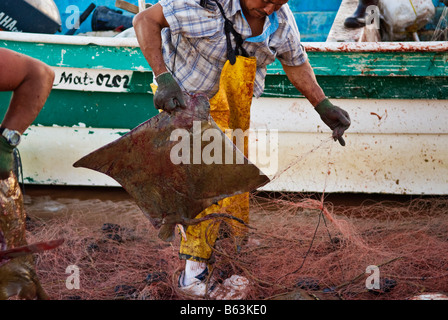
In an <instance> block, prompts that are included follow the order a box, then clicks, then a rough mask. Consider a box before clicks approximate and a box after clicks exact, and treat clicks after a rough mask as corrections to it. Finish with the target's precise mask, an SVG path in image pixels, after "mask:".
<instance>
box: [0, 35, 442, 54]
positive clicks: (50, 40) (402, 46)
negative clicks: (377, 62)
mask: <svg viewBox="0 0 448 320" xmlns="http://www.w3.org/2000/svg"><path fill="white" fill-rule="evenodd" d="M0 40H1V41H16V42H34V43H43V44H59V45H63V44H65V45H79V46H86V45H97V46H108V47H134V48H138V47H140V45H139V43H138V41H137V39H136V38H117V37H92V36H66V35H52V34H36V33H19V32H8V31H0ZM302 45H303V47H304V48H305V50H306V51H308V52H354V53H359V52H448V42H447V41H425V42H302Z"/></svg>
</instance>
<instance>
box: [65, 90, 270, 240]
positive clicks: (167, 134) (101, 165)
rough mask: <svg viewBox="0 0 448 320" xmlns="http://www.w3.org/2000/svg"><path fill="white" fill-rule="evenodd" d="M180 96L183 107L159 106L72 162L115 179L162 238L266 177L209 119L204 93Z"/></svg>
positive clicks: (267, 180) (257, 185) (164, 238)
mask: <svg viewBox="0 0 448 320" xmlns="http://www.w3.org/2000/svg"><path fill="white" fill-rule="evenodd" d="M184 98H185V102H186V105H187V107H186V109H179V108H178V109H176V110H174V111H173V112H171V113H168V112H161V113H159V114H158V115H156V116H154V117H153V118H151V119H149V120H148V121H146V122H144V123H142V124H140V125H139V126H137V127H136V128H134V129H133V130H131V131H130V132H128V133H127V134H125V135H123V136H122V137H120V138H119V139H117V140H115V141H113V142H111V143H109V144H107V145H105V146H103V147H101V148H99V149H97V150H95V151H93V152H92V153H90V154H88V155H86V156H85V157H83V158H81V159H80V160H78V161H77V162H75V163H74V164H73V166H74V167H84V168H89V169H92V170H95V171H98V172H101V173H104V174H106V175H108V176H110V177H112V178H113V179H115V180H116V181H117V182H118V183H119V184H120V185H121V186H122V187H123V188H124V189H125V190H126V191H127V192H128V193H129V194H130V196H131V197H132V198H133V199H134V200H135V202H136V204H137V205H138V206H139V208H140V209H141V210H142V212H143V213H144V215H145V216H146V217H147V218H148V219H149V220H150V222H151V223H152V225H153V226H154V227H155V228H156V229H160V230H159V234H158V236H159V238H160V239H162V240H164V241H171V240H172V238H173V236H174V230H175V226H176V225H177V224H181V225H189V224H194V223H197V222H198V221H197V220H198V219H194V218H195V217H196V216H197V215H198V214H199V213H200V212H201V211H203V210H204V209H206V208H207V207H209V206H210V205H212V204H214V203H217V202H218V201H219V200H221V199H224V198H226V197H230V196H234V195H236V194H241V193H244V192H249V191H252V190H254V189H256V188H258V187H260V186H262V185H264V184H266V183H268V182H269V178H268V177H267V176H266V175H264V174H263V173H262V172H261V171H260V170H259V169H258V168H257V167H256V166H255V165H254V164H252V163H251V162H250V161H249V160H248V159H247V158H246V157H245V156H244V154H243V153H242V152H241V151H240V150H239V149H238V148H237V147H236V146H235V144H234V143H233V142H232V140H231V139H229V138H228V137H227V136H226V134H225V133H224V132H223V131H221V130H220V129H219V127H218V125H217V124H216V123H215V122H214V121H213V119H212V117H211V116H210V104H209V101H208V98H207V97H206V96H204V95H201V94H196V95H189V94H187V93H184ZM173 136H174V138H173ZM210 136H212V137H213V138H212V139H211V138H210ZM176 137H177V138H176ZM179 137H180V138H181V139H179ZM207 137H208V138H207ZM179 140H180V141H179ZM181 146H183V148H182V147H181ZM180 154H181V156H179V155H180ZM229 155H230V156H229ZM210 159H212V160H213V161H211V160H210ZM229 160H230V161H229Z"/></svg>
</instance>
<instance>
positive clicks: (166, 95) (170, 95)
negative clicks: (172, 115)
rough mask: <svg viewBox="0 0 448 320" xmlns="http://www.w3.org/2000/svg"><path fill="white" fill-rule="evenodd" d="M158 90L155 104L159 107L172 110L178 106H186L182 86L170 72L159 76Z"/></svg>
mask: <svg viewBox="0 0 448 320" xmlns="http://www.w3.org/2000/svg"><path fill="white" fill-rule="evenodd" d="M156 81H157V85H158V86H157V90H156V93H155V94H154V105H155V107H156V108H157V109H162V110H164V111H167V112H172V111H173V110H174V109H176V108H177V107H181V108H184V109H185V108H186V106H185V102H184V96H183V93H182V90H181V88H180V87H179V85H178V84H177V82H176V80H174V78H173V76H172V75H171V73H169V72H165V73H162V74H160V75H158V76H157V78H156Z"/></svg>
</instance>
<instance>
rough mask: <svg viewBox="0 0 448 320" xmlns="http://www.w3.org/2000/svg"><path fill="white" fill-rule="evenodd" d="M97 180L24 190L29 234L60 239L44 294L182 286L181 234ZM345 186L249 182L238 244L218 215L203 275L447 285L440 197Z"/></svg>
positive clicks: (347, 294)
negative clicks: (167, 234)
mask: <svg viewBox="0 0 448 320" xmlns="http://www.w3.org/2000/svg"><path fill="white" fill-rule="evenodd" d="M96 190H102V191H101V192H102V193H101V195H99V194H98V191H93V192H94V194H92V195H90V196H85V197H80V196H79V195H78V194H77V193H76V192H72V191H68V193H69V195H59V196H56V195H55V193H54V192H51V191H50V193H53V197H52V198H50V197H48V196H44V195H42V194H37V193H35V192H34V194H33V191H32V190H31V191H30V192H29V194H28V195H27V196H26V197H25V199H26V209H27V213H28V216H29V217H30V221H29V228H28V234H27V236H28V241H29V242H37V241H43V240H51V239H57V238H64V239H65V243H64V244H63V245H62V246H60V247H59V248H57V249H55V250H51V251H47V252H44V253H41V254H39V255H37V256H36V257H37V271H38V275H39V277H40V279H41V282H42V285H43V286H44V288H45V289H46V290H47V292H48V293H49V295H50V296H51V297H52V298H53V299H100V300H101V299H154V300H158V299H164V300H167V299H172V300H174V299H187V298H189V297H186V296H184V295H183V294H182V293H181V292H179V290H178V288H177V276H178V274H179V271H180V270H181V269H182V268H183V263H182V261H180V260H179V258H178V249H179V239H180V238H179V236H178V237H177V238H176V240H175V241H174V242H173V243H166V242H162V241H161V240H159V239H158V238H157V231H156V230H155V229H154V228H153V227H152V225H151V224H150V223H149V221H148V220H147V219H146V218H145V217H144V216H143V214H142V213H141V211H140V210H139V209H138V207H137V206H136V205H135V204H134V202H133V201H132V200H131V199H130V198H129V197H127V196H126V194H125V193H124V191H121V190H117V189H114V188H112V190H110V189H104V190H103V189H96ZM88 191H89V192H90V191H91V190H90V189H89V190H88ZM121 192H122V193H121ZM83 194H85V191H83ZM343 197H345V199H348V198H347V195H340V196H339V195H337V194H336V195H331V196H330V197H327V198H326V199H324V201H323V200H322V199H321V195H314V194H298V193H294V194H291V193H281V194H279V193H275V194H274V193H256V194H252V196H251V221H250V227H251V228H249V229H248V232H249V236H248V238H247V241H246V242H245V244H244V245H243V246H241V248H240V250H237V251H236V250H235V239H233V238H232V237H231V235H229V233H228V232H226V225H227V223H226V221H225V220H224V221H222V222H221V227H222V228H221V230H222V232H221V236H220V238H219V240H218V241H217V243H216V246H215V250H214V254H213V260H214V262H213V266H214V269H213V270H214V271H213V277H214V278H215V279H225V278H227V277H229V276H230V275H232V274H239V275H243V276H245V277H246V278H248V279H249V281H250V291H249V294H248V297H247V298H248V299H257V300H261V299H344V300H365V299H383V300H386V299H387V300H395V299H408V298H411V297H413V296H415V295H418V294H421V293H427V292H441V293H446V292H448V219H447V214H448V199H447V198H445V197H418V198H412V197H406V198H405V197H399V198H398V201H392V200H385V199H386V198H387V197H386V196H384V197H380V198H377V199H376V200H366V201H363V202H360V201H358V202H356V201H353V199H352V200H350V199H348V201H342V200H340V199H341V198H343ZM352 197H353V198H356V197H359V196H355V195H353V196H352ZM363 197H364V198H365V199H368V198H369V197H368V196H366V195H364V196H363ZM356 199H358V198H356ZM234 224H235V223H232V225H234ZM70 266H71V267H70ZM73 266H74V267H73ZM67 268H69V269H67ZM70 268H71V269H70ZM73 268H76V270H78V271H79V288H78V287H77V286H76V285H75V284H76V283H75V282H74V281H73V279H74V278H73V277H70V276H73V275H74V273H73V270H74V269H73ZM373 270H377V273H374V272H373ZM66 271H67V272H68V273H66ZM369 284H370V286H369ZM376 284H378V285H379V288H377V287H376ZM372 286H373V287H372Z"/></svg>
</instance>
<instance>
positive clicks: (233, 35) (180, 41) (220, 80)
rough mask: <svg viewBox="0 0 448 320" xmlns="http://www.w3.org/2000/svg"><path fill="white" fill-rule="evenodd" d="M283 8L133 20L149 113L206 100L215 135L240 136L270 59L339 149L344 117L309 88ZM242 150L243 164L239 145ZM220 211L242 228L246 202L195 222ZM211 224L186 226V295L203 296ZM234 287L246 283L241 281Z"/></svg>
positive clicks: (229, 6) (228, 203) (279, 3)
mask: <svg viewBox="0 0 448 320" xmlns="http://www.w3.org/2000/svg"><path fill="white" fill-rule="evenodd" d="M287 2H288V0H228V1H222V0H161V1H159V2H158V3H157V4H155V5H154V6H152V7H151V8H149V9H146V10H145V11H143V12H140V13H139V14H138V15H137V16H136V17H135V18H134V28H135V31H136V35H137V39H138V41H139V44H140V48H141V50H142V53H143V55H144V56H145V58H146V60H147V61H148V63H149V65H150V66H151V69H152V71H153V72H154V75H155V80H156V82H157V85H158V87H157V90H156V92H155V95H154V104H155V107H156V108H158V109H162V110H165V111H167V112H171V111H173V110H174V109H175V108H183V107H185V106H184V101H183V96H182V91H186V92H189V93H203V94H206V95H207V96H208V97H209V99H210V114H211V116H212V117H213V119H214V120H215V122H216V123H217V124H218V126H219V127H220V129H221V130H223V131H224V130H226V129H233V130H235V129H241V130H242V131H243V132H244V131H246V130H247V129H248V128H249V122H250V105H251V102H252V97H253V96H255V97H259V96H260V95H261V94H262V92H263V90H264V81H265V76H266V71H267V65H268V64H270V63H272V62H274V60H275V59H276V58H277V59H278V60H279V61H280V62H281V63H282V66H283V69H284V71H285V73H286V75H287V76H288V78H289V80H290V81H291V83H292V84H293V85H294V86H295V87H296V88H297V89H298V90H299V91H300V92H301V93H302V94H303V95H304V96H305V97H306V98H307V99H308V101H309V102H310V103H311V104H312V106H313V107H314V108H315V110H316V111H317V112H318V114H319V115H320V117H321V119H322V121H323V122H324V123H325V124H326V125H328V126H329V127H330V128H331V130H333V133H332V137H333V139H334V140H335V141H336V140H338V141H339V142H340V144H341V145H345V141H344V139H343V134H344V132H345V130H346V129H347V128H348V127H349V126H350V118H349V115H348V113H347V112H346V111H344V110H343V109H341V108H339V107H337V106H334V105H333V104H332V103H331V102H330V100H329V99H328V98H326V96H325V94H324V92H323V90H322V89H321V87H320V86H319V84H318V83H317V81H316V77H315V75H314V72H313V69H312V67H311V65H310V63H309V61H308V58H307V54H306V52H305V49H304V47H303V46H302V45H301V43H300V34H299V30H298V27H297V25H296V22H295V19H294V16H293V13H292V11H291V10H290V8H289V6H288V4H287ZM241 84H243V85H242V86H241ZM245 142H247V141H245ZM244 149H245V150H244V153H245V154H246V156H247V146H246V145H245V148H244ZM220 210H221V211H220ZM222 210H224V211H226V212H227V213H231V214H232V215H233V216H235V217H238V218H240V219H242V220H243V221H246V222H247V221H248V215H249V194H248V193H245V194H242V195H237V196H234V197H231V198H225V199H223V200H222V201H220V202H219V203H218V204H217V205H212V206H211V207H209V208H207V209H205V210H204V211H203V212H201V213H200V214H199V215H198V216H197V218H200V217H203V216H205V215H207V214H209V213H213V212H222ZM211 223H212V222H210V221H208V222H202V223H200V224H198V225H195V226H189V227H188V228H187V230H186V241H185V240H184V239H182V241H181V246H180V253H179V257H180V258H181V259H185V260H186V263H185V270H184V271H183V272H182V273H181V274H180V276H179V287H180V288H181V290H183V291H184V292H186V293H187V294H189V295H195V296H201V297H202V296H205V295H206V288H207V285H206V283H205V279H206V278H207V275H208V272H209V270H208V269H209V267H210V266H209V265H208V263H210V258H211V255H212V248H211V247H210V246H213V245H214V244H215V240H216V238H217V236H218V230H217V228H210V230H209V229H208V227H209V226H210V224H211ZM212 229H213V230H212ZM234 232H235V237H236V239H238V241H239V243H243V242H244V239H245V236H244V234H239V232H238V230H237V229H236V228H234ZM234 276H236V275H234ZM234 280H235V282H236V283H241V284H244V283H246V282H247V279H245V278H244V277H238V278H234ZM224 283H225V282H224ZM210 296H212V295H211V294H210ZM239 298H243V296H240V297H239Z"/></svg>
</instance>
